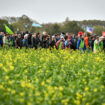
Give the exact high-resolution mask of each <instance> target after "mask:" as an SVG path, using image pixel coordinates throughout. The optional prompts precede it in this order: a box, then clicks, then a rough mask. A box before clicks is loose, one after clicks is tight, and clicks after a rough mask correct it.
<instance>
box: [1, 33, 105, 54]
mask: <svg viewBox="0 0 105 105" xmlns="http://www.w3.org/2000/svg"><path fill="white" fill-rule="evenodd" d="M0 46H1V47H10V48H11V47H15V48H20V49H21V48H22V47H25V48H27V49H28V48H35V50H36V49H37V48H46V49H47V48H50V49H53V48H56V49H66V50H76V49H78V50H80V51H81V52H85V51H86V50H87V51H88V52H90V51H93V52H95V53H96V52H98V51H105V37H103V36H101V37H99V36H98V35H90V34H87V33H84V34H83V35H81V34H80V35H74V34H71V33H64V32H62V33H61V34H55V35H53V36H52V35H48V34H47V33H46V32H43V34H42V35H41V34H40V33H33V34H32V33H29V32H25V33H19V34H17V33H15V34H13V35H9V34H8V33H4V32H0Z"/></svg>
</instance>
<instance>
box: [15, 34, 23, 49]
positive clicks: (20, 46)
mask: <svg viewBox="0 0 105 105" xmlns="http://www.w3.org/2000/svg"><path fill="white" fill-rule="evenodd" d="M22 44H23V43H22V37H21V34H18V38H17V39H16V47H17V48H19V49H21V48H22Z"/></svg>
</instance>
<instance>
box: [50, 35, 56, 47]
mask: <svg viewBox="0 0 105 105" xmlns="http://www.w3.org/2000/svg"><path fill="white" fill-rule="evenodd" d="M55 45H56V42H55V36H52V40H51V43H50V47H51V48H54V47H55Z"/></svg>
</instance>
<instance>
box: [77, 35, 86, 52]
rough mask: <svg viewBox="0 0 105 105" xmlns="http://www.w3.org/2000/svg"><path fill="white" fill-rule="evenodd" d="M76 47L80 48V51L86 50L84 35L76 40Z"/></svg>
mask: <svg viewBox="0 0 105 105" xmlns="http://www.w3.org/2000/svg"><path fill="white" fill-rule="evenodd" d="M77 49H78V50H80V51H81V52H85V50H86V45H85V41H84V36H83V35H82V36H80V38H79V39H78V41H77Z"/></svg>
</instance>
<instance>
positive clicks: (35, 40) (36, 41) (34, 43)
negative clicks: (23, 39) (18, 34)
mask: <svg viewBox="0 0 105 105" xmlns="http://www.w3.org/2000/svg"><path fill="white" fill-rule="evenodd" d="M38 43H39V40H38V38H37V37H36V33H34V35H33V36H32V47H33V48H35V50H36V49H37V47H38Z"/></svg>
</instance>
